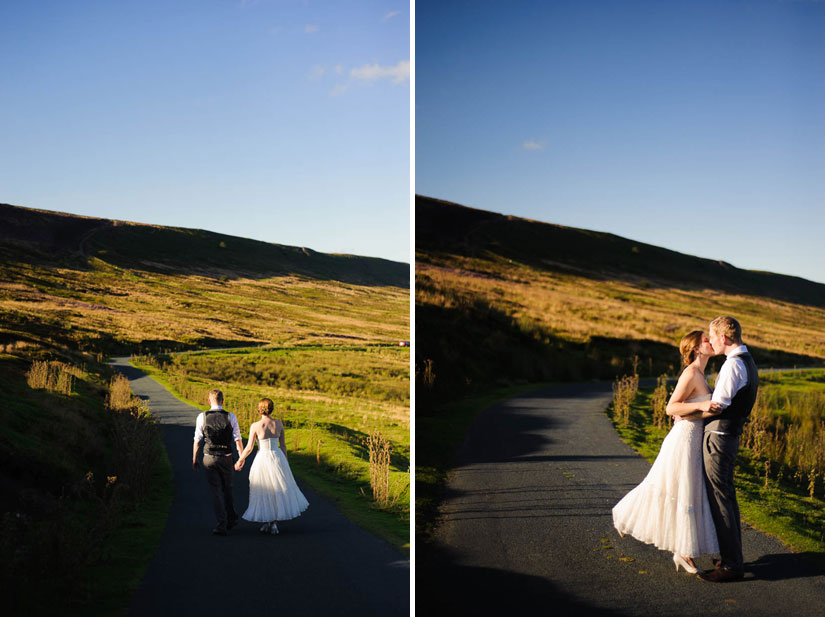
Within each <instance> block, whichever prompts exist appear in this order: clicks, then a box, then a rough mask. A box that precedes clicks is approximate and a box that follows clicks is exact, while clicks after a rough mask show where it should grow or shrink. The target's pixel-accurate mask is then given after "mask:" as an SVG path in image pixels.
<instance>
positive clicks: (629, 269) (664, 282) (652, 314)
mask: <svg viewBox="0 0 825 617" xmlns="http://www.w3.org/2000/svg"><path fill="white" fill-rule="evenodd" d="M415 270H416V309H415V310H416V323H417V324H418V327H417V337H416V343H417V349H416V372H417V379H418V380H419V383H421V384H422V386H424V390H425V392H431V393H434V395H435V396H436V398H437V399H443V398H444V397H445V396H447V397H449V396H453V395H457V394H461V393H466V392H468V391H473V390H474V389H475V385H476V384H478V385H479V387H484V386H487V385H489V384H491V383H492V384H495V383H498V384H499V385H507V383H508V382H511V381H514V380H515V381H519V380H527V381H541V380H559V379H561V380H566V379H583V378H589V377H602V378H610V377H613V376H615V375H617V374H620V373H622V372H624V371H627V370H628V369H629V367H630V362H631V359H632V357H633V356H634V355H638V356H639V360H640V367H639V370H640V372H641V373H642V374H647V375H656V374H660V373H662V372H665V371H669V372H671V373H672V372H673V371H675V370H676V369H677V368H678V354H676V353H675V346H676V345H678V341H679V339H680V338H681V336H682V335H683V334H684V333H686V332H688V331H690V330H692V329H695V328H705V327H706V326H707V323H708V322H709V321H710V320H711V319H713V318H714V317H716V316H718V315H721V314H731V315H734V316H736V317H737V318H738V319H739V320H740V322H741V323H742V327H743V329H744V336H745V339H746V342H747V343H748V346H749V347H751V348H752V349H753V350H754V351H755V352H756V358H757V361H758V362H759V363H760V365H761V366H771V365H777V366H778V365H780V364H784V365H793V364H800V365H803V364H804V365H814V364H819V363H821V362H822V361H823V359H825V285H820V284H817V283H812V282H810V281H806V280H803V279H799V278H795V277H789V276H783V275H775V274H770V273H765V272H752V271H746V270H740V269H737V268H734V267H732V266H730V265H727V264H724V263H719V262H713V261H710V260H707V259H700V258H696V257H690V256H688V255H682V254H680V253H676V252H674V251H668V250H666V249H661V248H658V247H653V246H649V245H644V244H640V243H636V242H632V241H630V240H626V239H623V238H619V237H617V236H613V235H610V234H603V233H595V232H590V231H586V230H580V229H573V228H567V227H561V226H558V225H550V224H546V223H538V222H535V221H528V220H525V219H519V218H516V217H507V216H503V215H500V214H495V213H491V212H483V211H480V210H474V209H471V208H465V207H463V206H459V205H456V204H450V203H446V202H441V201H437V200H433V199H429V198H424V197H418V198H417V201H416V264H415ZM428 361H429V363H428Z"/></svg>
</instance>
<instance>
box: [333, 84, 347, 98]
mask: <svg viewBox="0 0 825 617" xmlns="http://www.w3.org/2000/svg"><path fill="white" fill-rule="evenodd" d="M347 90H349V84H335V87H334V88H333V89H332V90H330V91H329V95H330V96H341V95H342V94H344V92H346V91H347Z"/></svg>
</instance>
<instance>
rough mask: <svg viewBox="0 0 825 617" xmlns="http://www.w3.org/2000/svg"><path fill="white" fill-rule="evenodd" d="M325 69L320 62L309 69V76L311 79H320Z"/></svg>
mask: <svg viewBox="0 0 825 617" xmlns="http://www.w3.org/2000/svg"><path fill="white" fill-rule="evenodd" d="M326 72H327V70H326V69H325V68H324V67H323V66H321V65H320V64H316V65H315V66H313V67H312V68H311V69H310V71H309V78H310V79H312V80H316V79H321V78H322V77H323V76H324V73H326Z"/></svg>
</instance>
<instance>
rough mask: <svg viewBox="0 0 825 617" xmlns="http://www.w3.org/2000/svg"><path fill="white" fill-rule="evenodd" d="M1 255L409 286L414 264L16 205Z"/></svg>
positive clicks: (3, 224)
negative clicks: (95, 259)
mask: <svg viewBox="0 0 825 617" xmlns="http://www.w3.org/2000/svg"><path fill="white" fill-rule="evenodd" d="M0 255H2V256H3V258H4V261H5V260H10V261H15V260H22V261H27V262H33V263H43V264H56V263H58V264H61V265H73V266H77V267H90V260H92V259H94V258H99V259H102V260H103V261H105V262H106V263H109V264H111V265H113V266H117V267H119V268H124V269H136V270H146V271H150V272H162V273H177V274H204V275H206V276H217V277H221V276H223V277H231V278H238V277H242V276H245V277H249V278H256V277H272V276H282V275H289V274H292V275H301V276H306V277H309V278H313V279H319V280H334V281H340V282H345V283H351V284H356V285H386V286H397V287H407V286H408V285H409V266H408V265H407V264H402V263H397V262H393V261H389V260H386V259H378V258H374V257H359V256H356V255H333V254H326V253H319V252H317V251H313V250H311V249H308V248H303V247H295V246H283V245H280V244H270V243H267V242H260V241H257V240H248V239H245V238H238V237H235V236H228V235H225V234H219V233H214V232H210V231H203V230H200V229H183V228H179V227H161V226H159V225H145V224H140V223H129V222H126V221H114V220H108V219H99V218H92V217H85V216H77V215H72V214H64V213H60V212H48V211H45V210H33V209H30V208H21V207H17V206H10V205H8V204H0Z"/></svg>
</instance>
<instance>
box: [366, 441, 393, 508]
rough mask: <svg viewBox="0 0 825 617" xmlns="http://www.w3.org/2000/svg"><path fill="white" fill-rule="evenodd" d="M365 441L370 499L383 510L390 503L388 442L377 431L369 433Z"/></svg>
mask: <svg viewBox="0 0 825 617" xmlns="http://www.w3.org/2000/svg"><path fill="white" fill-rule="evenodd" d="M366 441H367V449H368V450H369V455H370V487H371V488H372V498H373V500H374V501H375V502H376V503H377V504H378V505H380V506H381V507H384V508H385V507H387V505H388V504H389V501H390V442H389V441H388V440H387V439H386V438H385V437H384V436H383V435H382V434H381V433H380V432H378V431H371V432H370V434H369V436H368V437H367V439H366Z"/></svg>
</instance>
